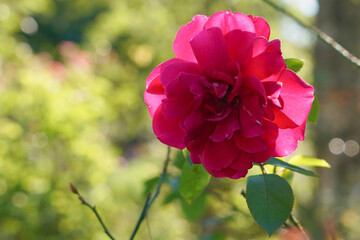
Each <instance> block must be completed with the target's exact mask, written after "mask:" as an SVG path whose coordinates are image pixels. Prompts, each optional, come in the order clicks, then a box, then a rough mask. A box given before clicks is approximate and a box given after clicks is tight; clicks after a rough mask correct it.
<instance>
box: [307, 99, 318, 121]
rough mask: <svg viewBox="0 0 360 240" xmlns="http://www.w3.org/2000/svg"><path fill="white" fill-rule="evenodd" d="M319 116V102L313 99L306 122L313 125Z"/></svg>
mask: <svg viewBox="0 0 360 240" xmlns="http://www.w3.org/2000/svg"><path fill="white" fill-rule="evenodd" d="M318 115H319V101H318V100H317V98H316V97H315V99H314V102H313V104H312V107H311V111H310V113H309V116H308V118H307V119H308V121H309V122H313V123H315V122H316V120H317V118H318Z"/></svg>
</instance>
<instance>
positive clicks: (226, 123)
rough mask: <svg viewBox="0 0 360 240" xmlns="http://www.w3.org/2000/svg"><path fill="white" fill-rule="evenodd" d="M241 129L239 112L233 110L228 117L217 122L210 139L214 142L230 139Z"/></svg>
mask: <svg viewBox="0 0 360 240" xmlns="http://www.w3.org/2000/svg"><path fill="white" fill-rule="evenodd" d="M239 129H240V121H239V114H238V113H237V111H234V110H233V111H232V113H231V114H230V115H229V116H228V117H227V118H225V119H224V120H222V121H220V122H218V123H217V125H216V128H215V130H214V132H213V133H212V134H211V135H210V139H211V140H212V141H214V142H222V141H224V140H229V139H231V138H232V136H233V133H234V132H235V131H236V130H239Z"/></svg>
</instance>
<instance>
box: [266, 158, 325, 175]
mask: <svg viewBox="0 0 360 240" xmlns="http://www.w3.org/2000/svg"><path fill="white" fill-rule="evenodd" d="M265 164H270V165H273V166H276V167H283V168H287V169H290V170H293V171H295V172H298V173H301V174H304V175H307V176H311V177H318V175H316V174H315V173H314V172H312V171H310V170H307V169H304V168H301V167H298V166H295V165H292V164H290V163H287V162H285V161H283V160H280V159H278V158H270V159H269V160H267V161H266V162H265Z"/></svg>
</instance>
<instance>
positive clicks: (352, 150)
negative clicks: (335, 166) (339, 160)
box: [344, 140, 360, 157]
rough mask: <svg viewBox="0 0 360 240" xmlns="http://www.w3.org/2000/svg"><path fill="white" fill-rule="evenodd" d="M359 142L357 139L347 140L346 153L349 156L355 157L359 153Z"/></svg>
mask: <svg viewBox="0 0 360 240" xmlns="http://www.w3.org/2000/svg"><path fill="white" fill-rule="evenodd" d="M359 149H360V147H359V144H358V143H357V142H356V141H355V140H348V141H346V142H345V150H344V153H345V155H346V156H348V157H354V156H356V155H357V154H358V153H359Z"/></svg>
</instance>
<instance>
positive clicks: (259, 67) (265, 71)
mask: <svg viewBox="0 0 360 240" xmlns="http://www.w3.org/2000/svg"><path fill="white" fill-rule="evenodd" d="M274 62H275V57H274V56H273V55H272V54H270V53H263V54H260V55H258V56H256V57H255V58H253V59H252V60H251V61H250V63H248V64H247V66H246V68H245V70H244V71H245V76H249V75H252V76H255V77H257V78H259V79H265V78H267V77H269V76H270V75H271V74H272V73H274V70H275V67H274Z"/></svg>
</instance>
